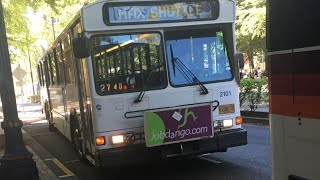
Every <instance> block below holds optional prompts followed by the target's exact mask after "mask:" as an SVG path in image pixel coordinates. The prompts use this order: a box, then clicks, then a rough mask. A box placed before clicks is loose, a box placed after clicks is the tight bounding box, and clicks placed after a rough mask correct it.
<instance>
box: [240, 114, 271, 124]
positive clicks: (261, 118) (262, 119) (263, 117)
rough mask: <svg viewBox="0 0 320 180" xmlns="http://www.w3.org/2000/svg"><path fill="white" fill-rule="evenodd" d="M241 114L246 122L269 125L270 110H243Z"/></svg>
mask: <svg viewBox="0 0 320 180" xmlns="http://www.w3.org/2000/svg"><path fill="white" fill-rule="evenodd" d="M241 116H242V121H243V122H244V123H253V124H263V125H269V112H259V111H255V112H251V111H241Z"/></svg>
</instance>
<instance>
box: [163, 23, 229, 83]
mask: <svg viewBox="0 0 320 180" xmlns="http://www.w3.org/2000/svg"><path fill="white" fill-rule="evenodd" d="M165 38H166V49H167V58H168V62H169V63H168V66H169V74H170V82H171V85H172V86H184V85H193V84H196V81H190V80H189V79H188V78H186V77H185V75H184V73H183V72H182V71H181V69H180V68H177V67H176V66H175V65H174V64H172V63H170V62H172V60H171V58H172V57H171V56H170V46H172V51H173V54H174V58H177V59H179V60H180V61H181V62H182V63H183V64H184V65H185V66H186V68H188V69H189V70H190V71H191V72H192V73H193V74H194V75H195V76H196V77H197V78H198V79H199V81H201V82H202V83H210V82H216V81H227V80H231V79H232V73H231V68H230V63H229V59H228V53H227V49H226V45H225V43H224V40H223V31H221V30H214V29H211V30H210V29H206V30H188V31H170V32H167V33H166V34H165Z"/></svg>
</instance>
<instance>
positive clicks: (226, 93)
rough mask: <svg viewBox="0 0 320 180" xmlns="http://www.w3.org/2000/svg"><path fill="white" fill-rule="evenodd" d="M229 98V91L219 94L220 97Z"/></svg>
mask: <svg viewBox="0 0 320 180" xmlns="http://www.w3.org/2000/svg"><path fill="white" fill-rule="evenodd" d="M225 96H231V91H222V92H220V97H225Z"/></svg>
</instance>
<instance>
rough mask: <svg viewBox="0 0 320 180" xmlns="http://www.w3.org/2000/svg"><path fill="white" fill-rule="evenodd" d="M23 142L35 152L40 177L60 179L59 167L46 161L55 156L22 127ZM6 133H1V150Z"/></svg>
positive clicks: (76, 179) (34, 156) (75, 179)
mask: <svg viewBox="0 0 320 180" xmlns="http://www.w3.org/2000/svg"><path fill="white" fill-rule="evenodd" d="M21 132H22V138H23V143H24V145H25V147H26V148H27V149H28V151H29V152H31V153H32V154H33V159H34V160H35V161H36V160H37V159H38V160H37V168H38V171H39V177H40V179H41V176H42V177H43V178H44V179H57V180H58V179H60V178H59V176H58V174H59V172H58V171H59V169H57V167H54V164H53V163H48V162H47V161H45V160H46V159H55V157H54V156H53V155H52V154H51V153H50V152H48V151H47V150H46V149H45V148H44V147H42V146H41V145H40V144H39V143H38V142H37V141H36V140H35V139H34V138H33V137H32V136H31V135H29V134H28V133H27V132H25V131H24V130H23V129H21ZM4 137H5V135H4V134H0V150H1V149H4V145H5V141H4ZM64 179H66V180H68V179H72V180H80V179H79V178H78V177H77V176H76V175H74V176H70V177H65V178H64ZM41 180H42V179H41Z"/></svg>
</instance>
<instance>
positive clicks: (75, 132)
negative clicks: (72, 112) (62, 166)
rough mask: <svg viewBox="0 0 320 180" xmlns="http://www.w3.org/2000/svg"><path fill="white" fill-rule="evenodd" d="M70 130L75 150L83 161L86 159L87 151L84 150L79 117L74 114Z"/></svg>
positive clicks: (71, 118)
mask: <svg viewBox="0 0 320 180" xmlns="http://www.w3.org/2000/svg"><path fill="white" fill-rule="evenodd" d="M70 131H71V140H72V145H73V150H74V152H75V153H76V155H77V156H78V158H79V159H80V161H83V160H85V153H84V150H83V137H82V132H81V128H80V126H79V121H78V118H76V117H74V116H71V117H70Z"/></svg>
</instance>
